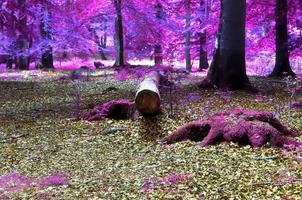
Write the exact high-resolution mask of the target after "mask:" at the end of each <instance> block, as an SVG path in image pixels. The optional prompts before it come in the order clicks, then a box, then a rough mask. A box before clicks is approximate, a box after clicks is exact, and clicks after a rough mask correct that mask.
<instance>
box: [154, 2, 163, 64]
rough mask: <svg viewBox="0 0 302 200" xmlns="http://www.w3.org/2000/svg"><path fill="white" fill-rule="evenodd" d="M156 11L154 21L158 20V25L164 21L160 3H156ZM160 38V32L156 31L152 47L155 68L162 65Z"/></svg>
mask: <svg viewBox="0 0 302 200" xmlns="http://www.w3.org/2000/svg"><path fill="white" fill-rule="evenodd" d="M155 10H156V19H157V20H158V23H159V24H160V23H161V20H163V19H164V16H163V7H162V5H161V4H160V3H157V4H156V5H155ZM161 43H162V36H161V32H160V30H159V31H158V37H157V44H155V45H154V64H155V66H160V65H162V64H163V55H162V54H163V50H162V46H161Z"/></svg>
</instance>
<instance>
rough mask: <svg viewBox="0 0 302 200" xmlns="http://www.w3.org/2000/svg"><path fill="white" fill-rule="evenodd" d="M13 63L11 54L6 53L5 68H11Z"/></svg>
mask: <svg viewBox="0 0 302 200" xmlns="http://www.w3.org/2000/svg"><path fill="white" fill-rule="evenodd" d="M13 63H14V59H13V57H12V56H11V55H8V56H7V59H6V69H12V68H13Z"/></svg>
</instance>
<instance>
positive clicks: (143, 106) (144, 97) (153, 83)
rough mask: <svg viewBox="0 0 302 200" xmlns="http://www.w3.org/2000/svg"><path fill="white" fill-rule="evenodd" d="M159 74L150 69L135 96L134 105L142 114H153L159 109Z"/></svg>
mask: <svg viewBox="0 0 302 200" xmlns="http://www.w3.org/2000/svg"><path fill="white" fill-rule="evenodd" d="M160 79H161V77H160V74H159V73H158V72H156V71H152V72H150V73H149V74H147V75H146V76H145V78H144V80H143V81H142V82H141V84H140V86H139V89H138V90H137V93H136V97H135V105H136V108H137V109H138V111H139V112H140V113H141V114H142V115H146V116H148V115H154V114H156V113H158V112H159V111H160V94H159V89H158V87H159V84H160Z"/></svg>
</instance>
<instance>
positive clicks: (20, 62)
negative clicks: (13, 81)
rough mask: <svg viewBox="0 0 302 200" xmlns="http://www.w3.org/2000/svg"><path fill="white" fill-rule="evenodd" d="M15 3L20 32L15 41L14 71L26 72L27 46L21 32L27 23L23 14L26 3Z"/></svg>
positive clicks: (22, 1)
mask: <svg viewBox="0 0 302 200" xmlns="http://www.w3.org/2000/svg"><path fill="white" fill-rule="evenodd" d="M17 3H18V7H19V9H20V15H19V18H18V23H19V24H18V29H19V30H20V32H21V33H20V35H19V36H18V37H17V41H16V47H17V51H18V55H17V58H16V69H20V70H27V69H28V68H29V63H28V56H27V55H26V50H27V49H28V46H27V45H28V44H27V40H26V37H25V35H24V33H23V31H21V30H22V29H23V28H24V27H25V26H26V23H27V18H26V14H25V13H24V10H25V9H26V5H25V3H26V1H25V0H18V1H17Z"/></svg>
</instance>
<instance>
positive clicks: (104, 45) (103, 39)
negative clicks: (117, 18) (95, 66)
mask: <svg viewBox="0 0 302 200" xmlns="http://www.w3.org/2000/svg"><path fill="white" fill-rule="evenodd" d="M103 31H104V35H103V36H101V40H100V48H101V50H100V55H101V58H102V60H107V57H106V55H105V52H104V49H106V48H107V19H105V20H104V22H103Z"/></svg>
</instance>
